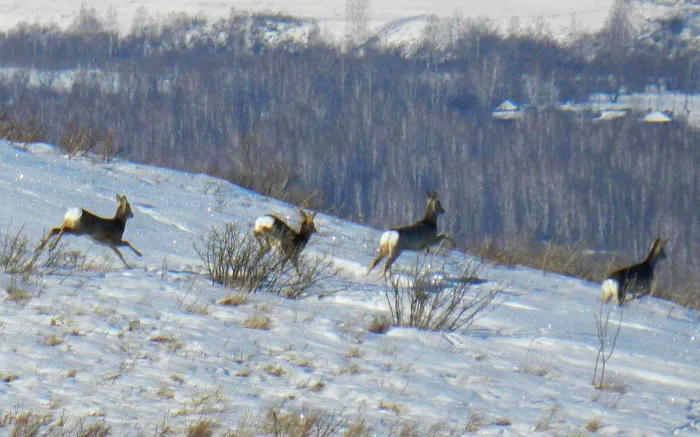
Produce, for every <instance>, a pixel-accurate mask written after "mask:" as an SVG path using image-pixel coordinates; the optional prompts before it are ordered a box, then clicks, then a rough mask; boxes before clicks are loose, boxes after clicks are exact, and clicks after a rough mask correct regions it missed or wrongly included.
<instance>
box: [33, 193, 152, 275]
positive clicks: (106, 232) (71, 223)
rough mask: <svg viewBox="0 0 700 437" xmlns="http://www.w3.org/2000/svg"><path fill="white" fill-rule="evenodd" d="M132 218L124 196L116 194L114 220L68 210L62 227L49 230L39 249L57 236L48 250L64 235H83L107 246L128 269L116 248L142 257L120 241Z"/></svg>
mask: <svg viewBox="0 0 700 437" xmlns="http://www.w3.org/2000/svg"><path fill="white" fill-rule="evenodd" d="M133 216H134V214H133V213H132V212H131V205H129V202H128V201H127V200H126V196H120V195H119V194H117V212H116V213H115V214H114V218H104V217H99V216H97V215H95V214H93V213H91V212H90V211H88V210H86V209H81V208H70V209H69V210H68V211H66V215H65V217H64V218H63V225H61V226H60V227H57V228H53V229H51V231H49V233H48V234H46V237H44V239H43V240H42V241H41V244H40V245H39V249H43V248H44V246H45V245H46V243H48V241H49V240H50V239H51V238H52V237H54V236H56V235H58V236H57V237H56V239H55V240H54V241H53V243H51V245H50V246H49V250H54V249H55V248H56V245H57V244H58V241H59V240H60V239H61V237H62V236H63V235H64V234H71V235H76V236H81V235H84V236H86V237H88V238H89V239H91V240H92V241H94V242H95V243H97V244H101V245H103V246H108V247H109V248H110V249H112V250H113V251H114V253H116V254H117V256H118V257H119V259H120V260H122V262H123V263H124V265H125V266H126V267H127V268H130V267H129V264H127V263H126V261H124V257H123V256H122V254H121V252H119V249H117V247H121V246H127V247H129V248H130V249H131V250H133V251H134V253H135V254H136V255H138V256H143V255H142V254H141V252H139V251H138V250H136V248H134V246H132V245H131V243H129V242H128V241H126V240H123V239H122V235H123V234H124V228H125V227H126V221H127V220H128V219H130V218H131V217H133Z"/></svg>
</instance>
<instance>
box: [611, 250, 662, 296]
mask: <svg viewBox="0 0 700 437" xmlns="http://www.w3.org/2000/svg"><path fill="white" fill-rule="evenodd" d="M665 244H666V240H662V239H660V238H657V239H656V240H654V243H653V244H652V245H651V249H650V250H649V255H647V257H646V259H645V260H644V261H642V262H641V263H638V264H634V265H631V266H629V267H625V268H622V269H618V270H615V271H613V272H612V273H610V274H609V275H608V277H607V279H606V280H605V281H603V285H602V287H601V288H602V290H603V302H604V303H608V302H610V299H612V298H613V297H614V298H615V300H616V301H617V304H618V305H622V304H623V303H624V302H625V297H626V296H627V293H628V292H630V293H632V294H634V293H635V292H636V291H639V290H641V293H640V296H644V295H647V294H650V293H651V283H652V281H653V279H654V267H655V266H656V263H657V262H659V261H660V260H662V259H665V258H666V251H665V250H664V246H665Z"/></svg>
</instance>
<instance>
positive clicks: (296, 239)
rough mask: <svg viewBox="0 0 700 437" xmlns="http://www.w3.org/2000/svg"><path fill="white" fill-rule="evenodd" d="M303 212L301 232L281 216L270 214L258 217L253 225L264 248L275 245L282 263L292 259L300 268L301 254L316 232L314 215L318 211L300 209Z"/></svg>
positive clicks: (297, 268)
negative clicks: (311, 211) (310, 211)
mask: <svg viewBox="0 0 700 437" xmlns="http://www.w3.org/2000/svg"><path fill="white" fill-rule="evenodd" d="M299 214H301V218H302V221H301V227H300V228H299V232H297V231H295V230H294V229H292V228H291V227H290V226H289V225H288V224H287V223H285V222H284V221H283V220H282V219H280V218H279V217H277V216H275V215H272V214H268V215H264V216H261V217H258V218H257V219H256V220H255V225H254V227H253V235H254V236H255V239H256V240H258V242H259V243H260V246H261V247H262V249H263V250H264V251H265V252H267V251H269V250H270V249H271V248H272V247H273V246H275V247H276V248H277V249H278V251H279V252H280V254H281V256H282V265H284V264H286V262H287V261H291V262H292V264H294V267H295V268H296V270H297V273H301V271H300V270H299V254H301V252H302V251H303V250H304V248H305V247H306V245H307V243H308V242H309V240H310V239H311V236H312V235H313V234H315V233H316V226H315V225H314V217H315V216H316V213H315V212H314V213H308V212H306V211H304V210H303V209H299Z"/></svg>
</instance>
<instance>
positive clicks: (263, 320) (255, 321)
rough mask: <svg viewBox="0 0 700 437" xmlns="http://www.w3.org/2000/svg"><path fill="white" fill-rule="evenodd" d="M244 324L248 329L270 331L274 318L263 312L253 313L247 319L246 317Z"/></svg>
mask: <svg viewBox="0 0 700 437" xmlns="http://www.w3.org/2000/svg"><path fill="white" fill-rule="evenodd" d="M243 326H244V327H246V328H248V329H259V330H262V331H268V330H269V329H270V328H272V319H270V318H269V317H267V316H265V315H263V314H251V315H250V316H248V318H247V319H245V321H244V322H243Z"/></svg>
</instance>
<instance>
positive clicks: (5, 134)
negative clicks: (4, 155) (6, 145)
mask: <svg viewBox="0 0 700 437" xmlns="http://www.w3.org/2000/svg"><path fill="white" fill-rule="evenodd" d="M45 137H46V133H45V132H44V128H42V127H41V126H40V125H39V122H38V121H37V120H36V119H33V118H30V119H28V120H22V119H19V118H16V117H14V116H12V115H9V114H7V113H4V112H3V113H0V138H4V139H6V140H8V141H11V142H13V143H36V142H39V141H42V140H43V139H44V138H45Z"/></svg>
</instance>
